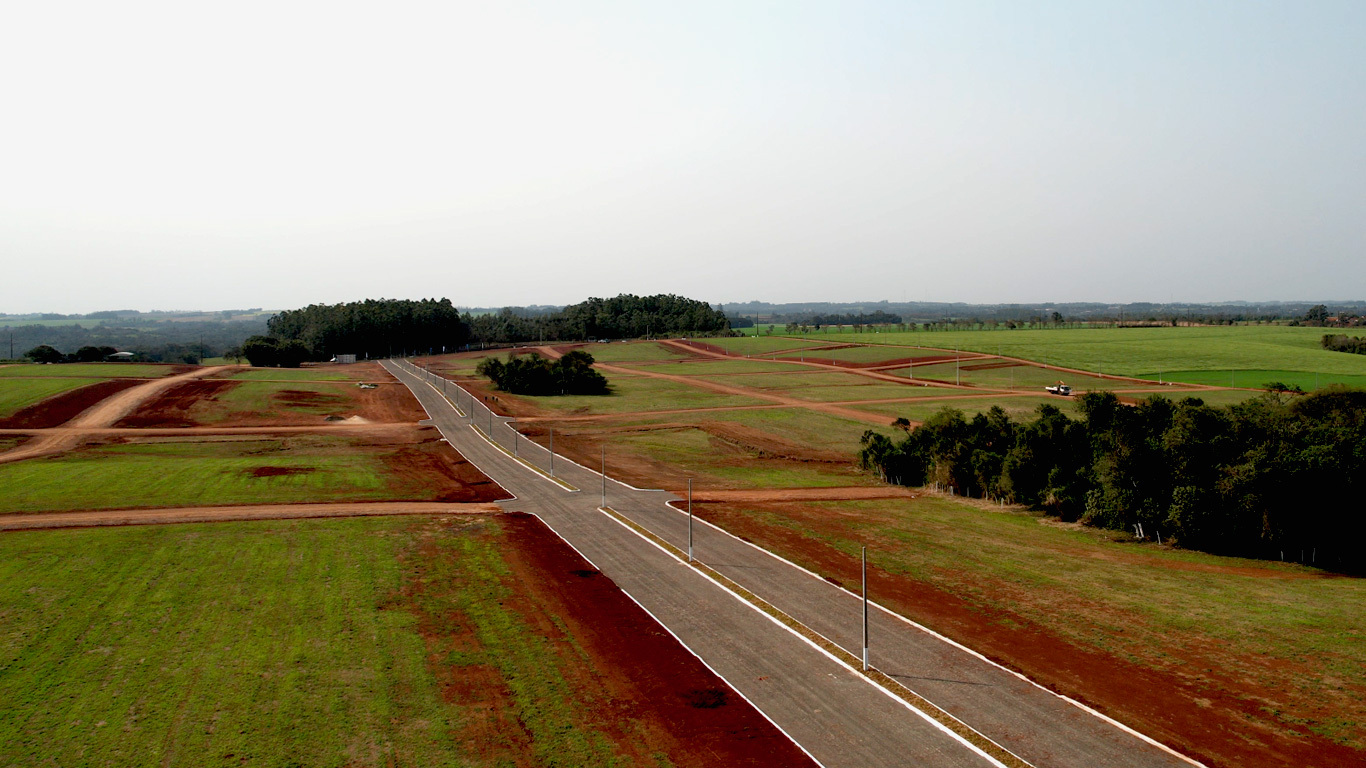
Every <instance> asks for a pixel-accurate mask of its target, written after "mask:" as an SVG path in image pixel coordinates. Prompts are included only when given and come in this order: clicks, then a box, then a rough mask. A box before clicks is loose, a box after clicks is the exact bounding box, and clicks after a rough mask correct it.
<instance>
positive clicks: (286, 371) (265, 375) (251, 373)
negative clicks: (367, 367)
mask: <svg viewBox="0 0 1366 768" xmlns="http://www.w3.org/2000/svg"><path fill="white" fill-rule="evenodd" d="M229 376H230V377H231V378H234V379H244V380H246V381H349V380H351V379H353V378H355V377H353V376H351V375H350V374H348V373H346V372H345V371H342V370H337V369H335V368H321V369H320V368H244V369H242V370H239V371H233V372H232V373H230V374H229Z"/></svg>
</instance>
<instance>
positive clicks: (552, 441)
mask: <svg viewBox="0 0 1366 768" xmlns="http://www.w3.org/2000/svg"><path fill="white" fill-rule="evenodd" d="M550 476H551V477H554V476H555V428H554V427H551V428H550Z"/></svg>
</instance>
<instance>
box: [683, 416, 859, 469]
mask: <svg viewBox="0 0 1366 768" xmlns="http://www.w3.org/2000/svg"><path fill="white" fill-rule="evenodd" d="M697 428H698V429H702V430H705V431H706V433H707V434H708V435H710V436H711V437H712V438H714V440H715V441H719V442H722V443H726V444H729V445H732V446H735V447H737V448H740V449H741V450H742V451H744V452H746V453H750V454H753V455H756V456H758V457H759V458H761V459H787V460H789V461H803V462H806V461H815V462H821V463H826V464H848V463H849V461H850V457H849V455H848V454H846V453H843V452H841V451H827V450H822V449H819V448H812V447H810V446H807V445H802V444H801V443H796V442H792V441H789V440H783V439H782V438H780V437H777V436H775V435H772V434H769V433H768V432H764V431H763V430H759V429H754V428H753V427H747V426H744V425H743V424H735V423H732V422H725V421H703V422H699V423H698V424H697Z"/></svg>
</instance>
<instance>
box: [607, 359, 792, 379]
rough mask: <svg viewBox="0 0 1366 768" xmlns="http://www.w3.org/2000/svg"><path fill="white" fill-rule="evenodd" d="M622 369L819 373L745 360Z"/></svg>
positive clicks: (702, 373) (708, 373)
mask: <svg viewBox="0 0 1366 768" xmlns="http://www.w3.org/2000/svg"><path fill="white" fill-rule="evenodd" d="M622 367H623V368H634V369H639V370H642V371H649V372H651V373H665V374H669V375H677V376H714V375H717V374H727V373H819V371H818V370H813V369H812V368H809V367H807V366H804V365H797V364H795V363H775V362H769V361H766V360H751V359H744V358H741V359H739V360H721V359H718V358H697V359H693V360H689V361H687V362H679V363H626V364H623V365H622Z"/></svg>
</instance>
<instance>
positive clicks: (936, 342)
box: [835, 325, 1366, 385]
mask: <svg viewBox="0 0 1366 768" xmlns="http://www.w3.org/2000/svg"><path fill="white" fill-rule="evenodd" d="M1328 330H1329V329H1324V328H1292V327H1289V326H1271V325H1267V326H1255V325H1254V326H1218V327H1208V328H1203V327H1194V328H1074V329H1060V330H1014V331H1008V330H1000V331H945V332H934V333H927V332H915V333H911V332H907V333H879V334H876V336H875V337H874V338H875V341H872V340H870V339H869V335H868V334H841V335H838V336H837V337H835V338H839V339H840V340H843V341H850V342H862V343H880V344H911V345H925V346H933V347H938V348H940V349H949V350H952V349H954V347H955V346H956V347H958V348H959V349H963V350H970V351H974V352H986V353H989V354H995V353H996V352H997V351H998V350H999V351H1000V353H1001V354H1003V355H1009V356H1012V357H1022V358H1025V359H1027V360H1035V361H1039V362H1044V361H1046V362H1047V363H1049V364H1050V365H1061V366H1065V367H1069V368H1080V369H1083V370H1088V371H1103V372H1105V373H1115V374H1120V375H1124V376H1141V377H1143V378H1154V379H1155V378H1157V376H1158V373H1159V372H1162V373H1163V375H1164V376H1165V375H1166V374H1165V372H1167V371H1229V370H1238V369H1242V370H1273V369H1274V370H1285V371H1308V372H1310V373H1313V372H1314V371H1318V372H1320V373H1338V374H1349V375H1354V376H1363V375H1366V355H1350V354H1345V353H1342V352H1330V351H1328V350H1325V349H1323V348H1322V347H1320V346H1319V339H1321V338H1322V337H1323V334H1324V333H1325V332H1327V331H1328ZM1262 383H1264V382H1258V384H1257V385H1260V384H1262Z"/></svg>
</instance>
